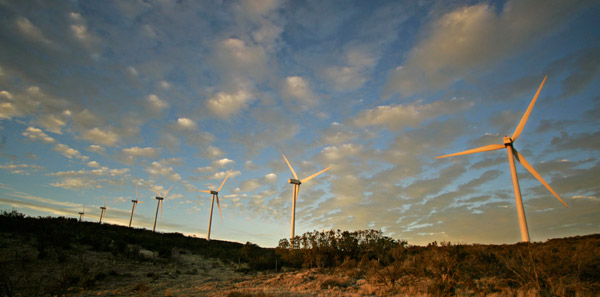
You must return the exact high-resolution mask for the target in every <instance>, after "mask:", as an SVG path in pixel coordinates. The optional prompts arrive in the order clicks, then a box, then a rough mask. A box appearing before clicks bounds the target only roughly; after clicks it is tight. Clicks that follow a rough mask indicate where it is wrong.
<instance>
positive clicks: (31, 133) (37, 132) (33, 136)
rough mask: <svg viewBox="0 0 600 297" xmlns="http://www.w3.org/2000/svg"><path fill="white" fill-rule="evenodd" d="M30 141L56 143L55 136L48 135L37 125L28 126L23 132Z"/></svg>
mask: <svg viewBox="0 0 600 297" xmlns="http://www.w3.org/2000/svg"><path fill="white" fill-rule="evenodd" d="M22 135H23V136H25V137H26V138H27V139H28V140H30V141H42V142H46V143H54V138H52V137H50V136H48V134H46V133H44V131H42V130H41V129H38V128H35V127H27V129H25V131H23V133H22Z"/></svg>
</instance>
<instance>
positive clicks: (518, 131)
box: [511, 75, 548, 141]
mask: <svg viewBox="0 0 600 297" xmlns="http://www.w3.org/2000/svg"><path fill="white" fill-rule="evenodd" d="M546 78H548V76H547V75H546V76H545V77H544V80H543V81H542V84H541V85H540V87H539V88H538V90H537V92H536V93H535V96H533V99H532V100H531V103H529V107H527V111H526V112H525V114H524V115H523V117H522V118H521V121H520V122H519V125H517V129H515V133H513V136H512V137H511V138H512V140H513V141H515V140H517V138H519V135H521V132H522V131H523V128H524V127H525V123H527V119H528V118H529V114H530V113H531V110H532V109H533V105H535V101H536V100H537V98H538V96H539V95H540V91H541V90H542V87H543V86H544V83H545V82H546Z"/></svg>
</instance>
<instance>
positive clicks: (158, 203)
mask: <svg viewBox="0 0 600 297" xmlns="http://www.w3.org/2000/svg"><path fill="white" fill-rule="evenodd" d="M171 188H173V186H171ZM171 188H169V189H168V190H167V192H166V193H165V194H164V195H161V194H160V193H159V192H158V191H156V190H155V192H156V194H158V196H156V197H154V198H156V214H155V215H154V226H153V227H152V232H154V230H156V219H157V218H158V209H159V208H160V216H161V217H162V202H163V200H164V199H165V197H167V195H168V194H169V191H171Z"/></svg>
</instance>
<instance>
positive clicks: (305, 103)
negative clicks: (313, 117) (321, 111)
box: [281, 76, 317, 110]
mask: <svg viewBox="0 0 600 297" xmlns="http://www.w3.org/2000/svg"><path fill="white" fill-rule="evenodd" d="M281 95H282V96H283V98H284V99H286V100H287V101H288V102H289V104H291V105H293V107H296V106H298V105H299V106H300V108H301V109H302V110H304V109H307V108H309V107H314V106H315V105H316V104H317V97H316V96H315V94H314V93H313V91H312V89H311V87H310V85H309V83H308V82H307V81H306V80H305V79H304V78H303V77H301V76H288V77H286V78H285V80H284V81H283V85H282V87H281Z"/></svg>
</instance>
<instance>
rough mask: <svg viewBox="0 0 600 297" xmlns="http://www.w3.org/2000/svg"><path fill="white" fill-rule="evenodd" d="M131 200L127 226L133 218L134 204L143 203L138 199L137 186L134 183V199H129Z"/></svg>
mask: <svg viewBox="0 0 600 297" xmlns="http://www.w3.org/2000/svg"><path fill="white" fill-rule="evenodd" d="M131 202H133V207H132V208H131V217H129V227H131V221H132V220H133V212H134V211H135V206H136V205H137V204H138V203H144V201H138V187H137V185H135V200H131Z"/></svg>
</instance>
